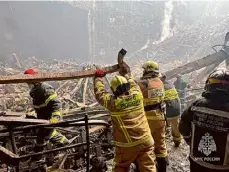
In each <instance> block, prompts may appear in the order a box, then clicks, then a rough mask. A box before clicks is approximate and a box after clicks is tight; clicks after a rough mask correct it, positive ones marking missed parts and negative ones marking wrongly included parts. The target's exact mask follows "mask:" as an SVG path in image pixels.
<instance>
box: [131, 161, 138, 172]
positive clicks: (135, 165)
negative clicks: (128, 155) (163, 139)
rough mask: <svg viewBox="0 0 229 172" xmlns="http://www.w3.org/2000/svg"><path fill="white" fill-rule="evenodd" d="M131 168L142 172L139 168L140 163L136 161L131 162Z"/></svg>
mask: <svg viewBox="0 0 229 172" xmlns="http://www.w3.org/2000/svg"><path fill="white" fill-rule="evenodd" d="M131 167H132V168H131V169H132V171H134V172H140V170H139V168H138V164H137V163H136V162H134V163H132V164H131Z"/></svg>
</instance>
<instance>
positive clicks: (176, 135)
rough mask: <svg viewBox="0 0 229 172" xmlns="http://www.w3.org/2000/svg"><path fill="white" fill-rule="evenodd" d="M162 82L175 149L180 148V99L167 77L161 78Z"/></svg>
mask: <svg viewBox="0 0 229 172" xmlns="http://www.w3.org/2000/svg"><path fill="white" fill-rule="evenodd" d="M161 80H162V82H163V83H164V87H165V98H164V101H165V103H166V118H167V121H168V123H169V125H171V127H172V136H173V142H174V144H175V147H179V145H180V143H181V134H180V132H179V129H178V126H179V121H180V113H181V112H180V111H181V104H180V99H179V97H178V93H177V90H176V89H175V87H174V85H173V84H171V83H170V82H169V81H167V80H166V76H165V75H163V76H162V77H161Z"/></svg>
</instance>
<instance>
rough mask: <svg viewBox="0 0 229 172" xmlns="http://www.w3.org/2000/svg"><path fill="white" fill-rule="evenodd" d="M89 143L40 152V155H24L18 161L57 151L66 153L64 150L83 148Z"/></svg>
mask: <svg viewBox="0 0 229 172" xmlns="http://www.w3.org/2000/svg"><path fill="white" fill-rule="evenodd" d="M86 144H87V143H85V142H84V143H77V144H74V145H71V146H65V147H60V148H56V149H52V150H47V151H43V152H38V153H34V154H29V155H23V156H20V157H18V159H20V160H22V159H26V158H30V157H35V156H39V155H45V154H49V153H53V152H57V151H64V150H68V149H71V148H75V147H79V146H83V145H86Z"/></svg>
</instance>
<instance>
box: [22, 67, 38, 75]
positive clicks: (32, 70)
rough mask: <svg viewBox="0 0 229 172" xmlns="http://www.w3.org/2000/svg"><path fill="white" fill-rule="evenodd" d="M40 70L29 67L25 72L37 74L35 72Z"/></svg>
mask: <svg viewBox="0 0 229 172" xmlns="http://www.w3.org/2000/svg"><path fill="white" fill-rule="evenodd" d="M38 73H39V72H38V70H36V69H33V68H29V69H27V70H25V72H24V74H30V75H35V74H38Z"/></svg>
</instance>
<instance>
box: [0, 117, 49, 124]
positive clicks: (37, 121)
mask: <svg viewBox="0 0 229 172" xmlns="http://www.w3.org/2000/svg"><path fill="white" fill-rule="evenodd" d="M48 123H49V121H48V120H43V119H24V118H18V117H0V125H26V124H27V125H28V124H30V125H32V124H48Z"/></svg>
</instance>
